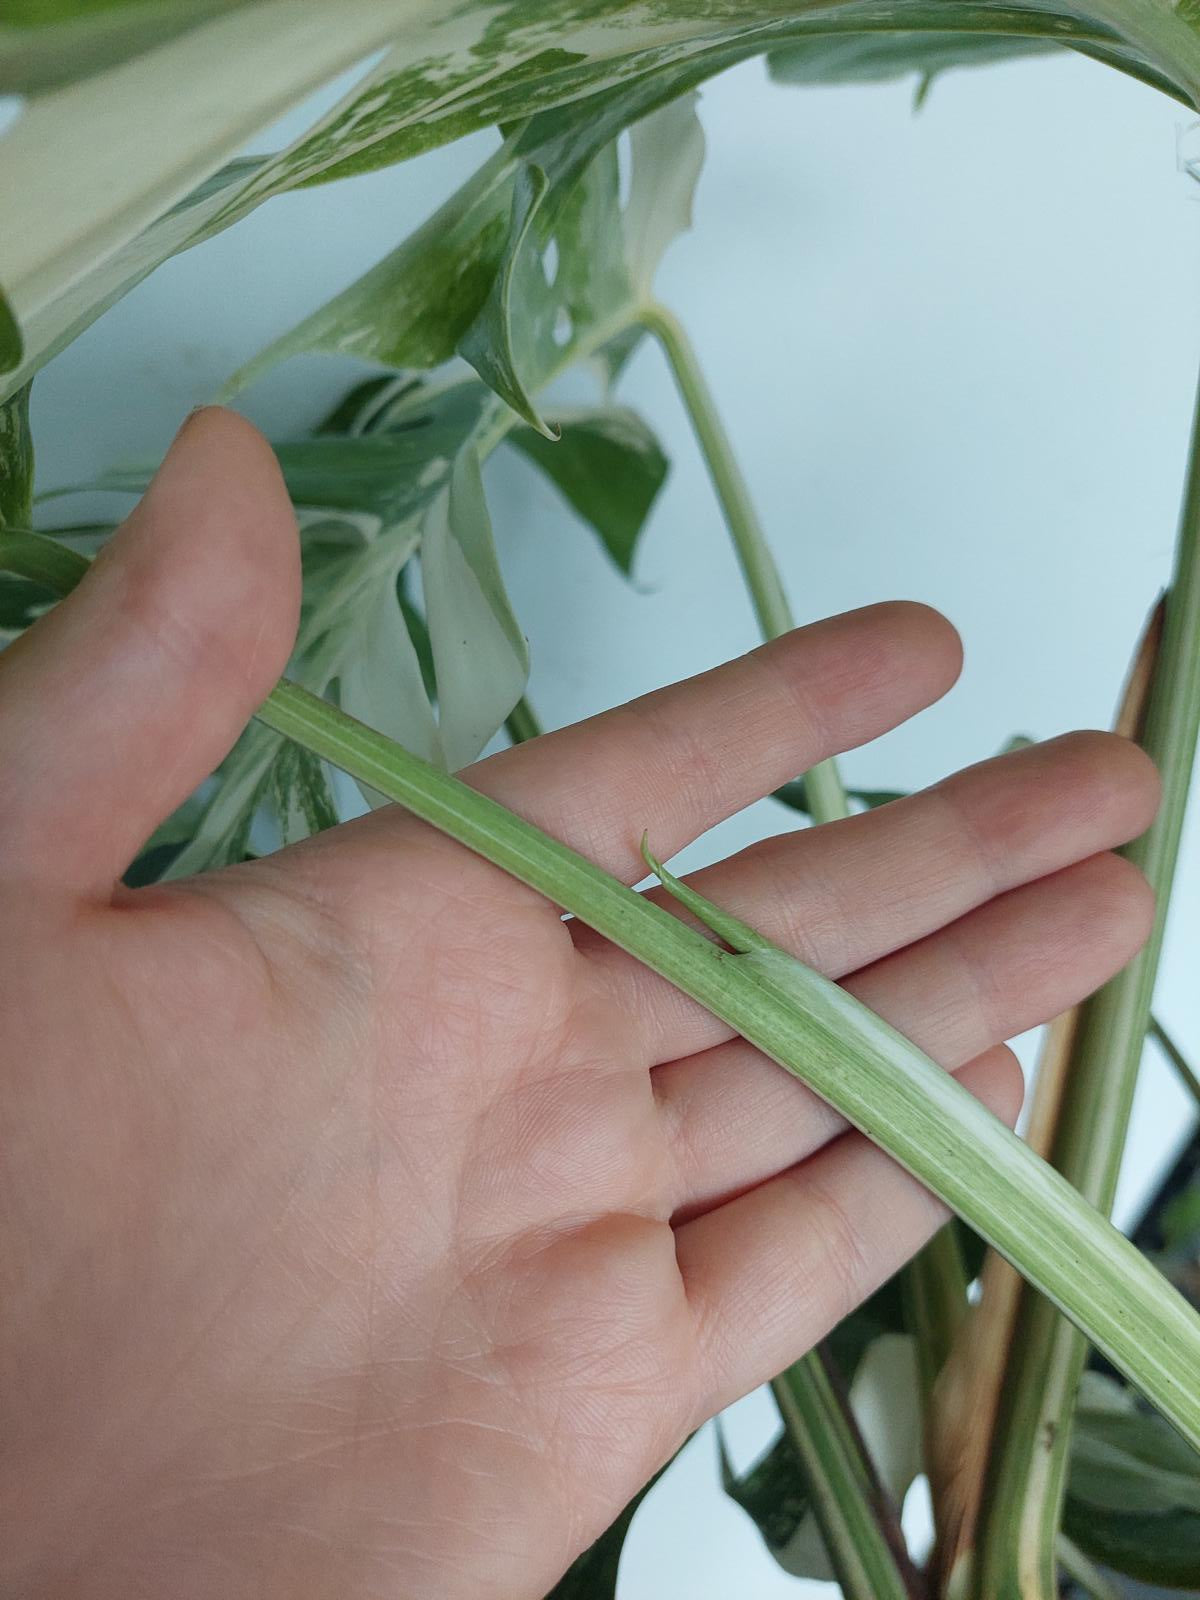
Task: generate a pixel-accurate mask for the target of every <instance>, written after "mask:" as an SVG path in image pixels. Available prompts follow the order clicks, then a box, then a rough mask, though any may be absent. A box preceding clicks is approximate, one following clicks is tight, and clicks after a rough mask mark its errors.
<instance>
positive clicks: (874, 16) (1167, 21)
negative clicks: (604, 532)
mask: <svg viewBox="0 0 1200 1600" xmlns="http://www.w3.org/2000/svg"><path fill="white" fill-rule="evenodd" d="M20 3H21V0H17V4H18V5H20ZM210 4H211V0H206V5H205V7H204V12H209V6H210ZM23 9H24V14H22V11H17V12H16V13H15V16H14V17H13V18H12V19H10V17H9V15H8V14H6V18H5V21H4V24H3V25H2V28H3V31H0V80H6V81H8V82H10V83H13V82H21V81H24V82H27V83H31V84H32V83H34V82H35V81H36V82H38V83H41V84H49V83H52V82H61V81H64V80H67V79H70V78H71V77H72V76H73V75H74V74H75V73H76V72H77V71H79V70H81V68H82V67H83V66H84V64H85V63H86V59H87V56H88V52H89V48H90V46H89V42H88V30H89V29H94V30H95V31H94V32H93V33H92V35H91V43H92V44H94V45H95V48H96V49H97V50H98V51H99V50H103V51H106V52H107V55H106V59H108V60H109V61H110V62H112V63H113V64H111V65H109V66H108V67H107V68H106V70H104V71H101V72H98V73H96V74H95V75H94V76H91V77H87V78H85V79H83V80H82V81H79V82H73V83H71V82H68V83H66V86H65V87H62V88H59V89H57V90H56V91H55V92H53V93H50V94H45V95H42V96H40V97H39V98H37V99H34V100H32V101H31V102H30V103H29V105H28V107H27V108H26V110H25V112H24V113H23V115H22V116H20V117H19V118H18V120H17V122H16V124H15V126H14V127H13V128H12V129H11V130H10V131H9V132H8V134H7V135H6V136H5V137H4V139H3V141H2V142H0V215H3V216H4V217H5V218H6V219H7V223H8V225H7V226H6V227H5V228H4V229H3V230H0V365H2V366H3V368H4V369H7V370H9V372H10V376H9V379H8V380H7V382H8V386H9V390H10V391H11V389H12V388H16V387H19V386H20V385H21V384H22V383H24V382H25V381H26V380H27V378H28V377H29V376H30V375H31V374H32V373H33V372H34V371H36V370H37V368H38V367H39V366H40V365H41V364H43V363H44V361H46V360H47V359H48V358H49V356H50V355H51V354H52V353H53V352H54V351H55V350H57V349H61V348H62V346H63V344H64V343H66V342H67V340H69V338H71V337H73V336H74V334H75V333H77V332H78V331H79V330H81V329H82V328H84V327H86V326H87V325H88V323H89V322H91V321H92V320H93V319H94V318H95V317H96V316H97V315H99V313H100V312H101V311H102V310H103V309H104V308H105V307H106V306H108V305H110V304H112V303H113V301H114V300H116V299H117V298H119V296H120V295H121V294H122V293H124V292H125V291H126V290H127V289H128V288H129V287H131V286H132V285H133V284H135V283H136V282H138V281H139V280H140V279H141V278H142V277H144V276H145V274H146V273H147V272H150V271H152V270H153V268H154V267H155V266H156V265H158V264H159V263H160V262H161V261H163V260H165V259H167V257H168V256H170V255H172V254H174V253H175V252H176V251H178V250H181V249H185V248H187V247H188V246H189V245H190V244H193V243H196V242H197V241H198V240H200V239H202V238H205V237H208V236H210V235H211V234H212V233H215V232H217V231H219V230H220V229H222V228H224V227H227V226H229V224H230V223H232V222H235V221H237V220H238V218H239V217H242V216H245V215H246V214H247V213H248V212H249V211H251V210H253V209H254V207H256V206H257V205H259V204H261V203H262V202H263V201H264V200H266V199H268V198H270V197H271V196H272V195H275V194H280V193H283V192H285V191H287V190H289V189H292V188H295V187H296V186H298V185H300V184H306V183H313V182H322V181H327V180H328V179H330V178H335V177H342V176H346V175H348V174H351V173H354V172H360V171H365V170H369V169H371V168H374V167H378V166H381V165H384V164H387V163H390V162H393V161H398V160H404V159H407V158H408V157H409V156H412V155H416V154H418V153H419V152H421V151H422V150H427V149H430V148H432V147H433V146H435V145H438V144H443V143H446V142H447V141H448V140H451V139H455V138H458V137H460V136H461V135H462V134H464V133H468V132H471V131H473V130H475V129H477V128H480V127H484V126H487V125H488V124H489V123H492V122H500V123H505V124H512V123H514V122H518V121H520V120H521V119H523V118H526V117H529V116H532V115H534V114H536V113H538V112H541V111H546V110H550V109H552V108H554V107H559V106H565V105H568V104H569V103H570V102H573V101H576V100H580V99H582V98H583V97H584V96H586V95H589V94H599V93H600V92H601V91H604V90H609V89H613V88H614V87H616V86H618V85H621V86H633V85H637V88H638V92H639V93H640V92H641V89H642V87H643V80H644V82H645V83H649V82H650V80H651V79H653V78H654V77H655V76H656V75H666V77H668V78H670V79H671V80H672V81H673V82H674V84H675V91H674V92H677V89H678V87H680V86H681V85H680V83H679V80H680V78H685V79H686V80H687V81H690V82H693V83H696V82H699V81H701V80H702V79H703V78H704V77H705V76H708V75H710V74H711V73H712V72H715V71H718V70H721V69H722V68H724V67H726V66H728V65H731V64H732V63H733V62H734V61H737V60H740V59H743V58H744V57H746V56H748V55H752V54H755V53H757V52H759V51H763V50H766V49H769V48H771V47H772V46H775V45H780V46H782V45H784V44H791V43H796V42H799V41H800V40H803V39H805V38H812V37H821V36H826V35H828V34H829V33H830V32H836V33H842V32H844V31H845V30H847V29H851V30H854V31H861V32H863V33H873V32H882V33H885V34H895V33H896V31H897V29H906V30H914V31H920V30H928V29H930V28H931V27H933V28H935V29H936V30H937V31H939V32H956V33H957V32H962V33H965V34H971V33H975V32H984V33H987V34H989V35H995V34H996V33H997V32H1005V33H1008V34H1010V35H1011V36H1012V37H1016V38H1045V37H1048V36H1049V37H1052V38H1055V39H1056V40H1059V41H1061V42H1063V43H1066V44H1070V45H1073V46H1075V47H1077V48H1084V49H1087V50H1089V51H1091V52H1092V53H1095V54H1100V55H1102V56H1103V58H1104V59H1109V60H1111V61H1112V62H1113V64H1114V65H1118V66H1121V67H1122V68H1123V69H1125V70H1128V71H1132V72H1134V73H1135V74H1136V75H1139V76H1142V77H1145V76H1147V75H1148V74H1149V75H1150V76H1151V77H1152V78H1154V79H1155V81H1163V82H1165V83H1166V84H1167V85H1168V86H1169V87H1171V88H1172V89H1173V90H1174V91H1175V92H1178V93H1180V94H1181V95H1183V96H1185V97H1187V98H1189V99H1192V100H1194V99H1195V98H1196V92H1197V88H1198V86H1200V32H1198V31H1197V26H1196V23H1195V20H1194V19H1193V17H1192V13H1191V12H1190V11H1189V10H1185V9H1183V8H1180V9H1173V8H1169V7H1164V6H1161V5H1159V4H1157V3H1156V0H1089V4H1088V6H1087V9H1086V10H1085V11H1078V12H1077V11H1074V10H1072V11H1067V10H1065V9H1060V10H1054V9H1043V8H1040V7H1032V6H1030V7H1028V8H1019V7H1018V8H1007V9H1005V10H1003V11H1001V10H998V9H996V8H990V7H987V6H978V5H976V6H967V5H960V4H954V3H950V0H947V3H945V4H942V5H938V6H936V7H934V8H931V6H930V4H929V0H922V3H921V4H917V3H915V0H889V3H888V4H886V5H884V6H882V7H881V6H880V5H878V4H877V3H876V0H840V3H837V0H835V3H833V4H831V5H829V6H828V7H827V8H825V9H824V10H823V11H817V12H814V11H812V10H811V9H810V8H806V7H804V6H802V5H800V4H799V3H798V0H789V3H778V0H755V3H751V4H734V3H733V0H658V3H657V4H656V5H655V6H653V7H652V8H649V9H647V8H646V7H645V6H643V5H641V4H639V3H637V0H590V3H589V4H587V5H583V6H573V5H568V6H564V5H561V4H558V3H556V0H490V3H485V0H476V3H474V4H468V5H464V6H459V7H455V8H447V7H446V6H445V5H444V4H442V3H440V0H339V4H338V5H336V6H330V5H329V4H328V3H327V0H256V3H243V4H240V5H233V6H229V7H224V8H222V9H221V10H219V11H213V12H211V14H208V15H207V17H206V20H204V21H203V22H197V24H196V25H195V26H190V27H187V28H186V31H183V32H177V31H176V29H177V26H178V25H179V24H180V23H181V21H182V19H181V16H180V13H179V10H178V7H177V6H175V5H171V4H169V3H168V0H158V3H156V4H155V5H154V6H153V7H152V8H150V7H147V8H146V9H145V11H144V14H143V20H144V22H145V31H144V33H143V34H142V36H141V38H140V39H139V38H138V37H137V36H136V34H135V31H134V29H133V26H132V21H133V12H132V11H131V10H130V9H129V7H128V5H126V6H125V7H124V8H120V7H117V8H109V9H110V10H112V11H113V13H114V15H113V16H110V17H109V18H108V19H107V21H108V22H111V23H112V24H113V27H112V29H111V30H110V31H109V32H108V36H107V43H103V44H102V43H101V39H102V31H103V30H102V29H101V24H100V22H99V20H98V19H99V17H102V16H103V15H104V13H103V12H100V13H97V11H96V8H95V7H94V5H90V4H85V3H84V0H77V3H76V4H71V3H70V0H58V3H57V4H56V6H55V9H54V11H53V12H52V13H51V15H52V16H53V17H54V19H55V21H54V22H51V23H47V24H44V25H42V26H36V25H34V24H35V22H36V17H35V16H34V15H33V13H34V11H35V9H36V8H33V7H31V6H30V3H29V0H25V4H24V8H23ZM122 9H123V10H124V11H125V13H126V14H125V15H124V16H121V15H120V11H121V10H122ZM9 11H10V12H11V11H12V8H11V7H10V8H9ZM200 14H203V13H200ZM931 14H932V17H933V18H934V19H935V20H933V21H932V22H931V21H930V20H929V19H930V17H931ZM118 17H119V22H118V20H117V18H118ZM81 41H82V42H81ZM143 46H145V48H144V49H143ZM388 47H390V48H388ZM380 49H385V50H386V54H385V55H384V56H383V58H382V59H381V60H380V61H379V63H378V64H377V65H376V66H375V67H374V69H373V70H372V71H371V72H370V73H369V74H368V75H367V76H366V77H365V78H364V79H363V81H362V82H361V83H360V84H358V85H356V86H355V87H354V88H353V89H352V90H351V91H350V92H349V93H348V94H347V95H346V96H345V98H344V99H343V101H342V102H341V103H340V104H339V105H338V106H337V107H335V108H334V109H333V110H332V111H331V112H330V113H329V114H328V115H326V116H324V117H322V118H321V119H320V120H319V122H318V123H317V124H316V125H315V126H314V127H313V128H312V129H311V130H310V131H309V132H307V133H306V134H304V135H303V136H302V137H301V138H299V139H298V140H296V141H295V142H294V143H293V144H292V145H290V146H289V147H288V148H287V149H285V150H282V151H280V152H278V153H277V154H274V155H269V156H265V157H261V158H255V159H253V160H248V161H247V160H242V159H240V152H241V151H243V150H244V148H245V147H246V146H247V144H248V143H250V142H251V141H252V140H253V139H254V138H255V137H256V136H257V135H259V134H260V133H261V131H262V130H263V129H265V128H267V127H269V126H270V124H271V123H272V122H274V121H275V120H276V119H277V118H278V117H279V116H281V115H282V114H283V113H284V112H285V111H287V110H289V109H290V108H292V107H294V106H296V105H297V104H299V103H300V102H302V101H303V100H304V99H305V98H306V96H307V95H308V94H309V93H310V92H311V91H312V90H314V89H316V88H318V87H319V86H320V85H322V84H323V83H326V82H328V81H330V80H331V79H332V78H334V77H336V76H337V75H338V74H339V73H340V72H342V71H344V70H346V69H347V68H350V67H352V66H354V65H355V64H356V63H357V62H360V61H364V60H366V59H367V58H369V57H370V56H371V55H372V53H374V52H376V51H378V50H380ZM96 59H100V56H97V57H96ZM231 163H233V165H230V164H231Z"/></svg>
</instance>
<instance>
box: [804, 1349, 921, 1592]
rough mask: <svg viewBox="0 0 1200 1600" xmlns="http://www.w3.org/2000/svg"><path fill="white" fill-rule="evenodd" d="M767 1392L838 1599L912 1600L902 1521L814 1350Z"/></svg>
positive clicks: (914, 1587)
mask: <svg viewBox="0 0 1200 1600" xmlns="http://www.w3.org/2000/svg"><path fill="white" fill-rule="evenodd" d="M772 1389H773V1391H774V1394H775V1399H776V1401H777V1403H778V1405H779V1413H780V1415H781V1416H782V1418H783V1422H784V1426H785V1427H786V1429H787V1432H788V1437H789V1438H790V1440H791V1442H792V1446H793V1448H794V1449H795V1450H796V1451H797V1452H798V1453H799V1456H800V1460H801V1464H802V1465H803V1468H804V1473H805V1477H806V1478H807V1480H808V1488H809V1495H810V1499H811V1504H812V1507H813V1512H814V1515H815V1516H816V1519H817V1523H818V1525H819V1527H820V1529H821V1533H822V1537H823V1538H824V1540H825V1546H826V1550H827V1551H828V1554H829V1563H830V1566H831V1567H832V1568H833V1571H834V1575H835V1577H836V1578H837V1581H838V1583H839V1585H840V1586H841V1590H842V1594H843V1595H846V1596H854V1595H865V1596H870V1597H871V1600H914V1597H915V1596H917V1595H920V1594H922V1593H923V1592H924V1591H923V1585H922V1580H921V1577H920V1574H919V1573H918V1572H917V1570H916V1568H915V1567H914V1566H913V1565H912V1562H911V1561H910V1560H909V1556H908V1551H907V1549H906V1547H905V1544H904V1537H903V1534H902V1532H901V1529H900V1519H899V1517H898V1516H897V1515H896V1512H895V1508H894V1507H893V1506H892V1505H891V1504H890V1503H889V1501H888V1497H887V1494H886V1491H885V1490H884V1489H883V1487H882V1486H881V1485H880V1483H879V1481H878V1479H877V1478H876V1477H875V1475H874V1473H873V1472H872V1471H871V1469H870V1465H869V1458H868V1455H867V1451H866V1448H865V1446H864V1444H863V1441H862V1438H861V1436H860V1435H859V1432H858V1429H857V1427H856V1426H855V1422H854V1415H853V1413H852V1412H851V1410H850V1407H849V1404H848V1403H847V1401H846V1399H845V1396H844V1395H842V1394H841V1393H840V1392H839V1390H838V1388H837V1385H836V1383H835V1381H834V1378H833V1376H832V1374H831V1373H830V1371H829V1370H828V1368H827V1365H826V1357H825V1356H824V1354H823V1352H822V1351H821V1350H819V1349H818V1350H814V1351H813V1353H812V1354H811V1355H810V1356H809V1357H808V1359H807V1360H806V1361H804V1362H798V1363H797V1364H796V1365H794V1366H792V1367H789V1368H788V1370H787V1371H786V1372H785V1373H783V1375H782V1376H781V1377H779V1378H777V1379H776V1381H775V1383H774V1384H772Z"/></svg>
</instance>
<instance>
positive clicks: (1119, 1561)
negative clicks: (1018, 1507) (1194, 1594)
mask: <svg viewBox="0 0 1200 1600" xmlns="http://www.w3.org/2000/svg"><path fill="white" fill-rule="evenodd" d="M1064 1528H1065V1530H1066V1533H1067V1535H1068V1537H1069V1538H1071V1539H1072V1540H1073V1541H1074V1542H1075V1543H1076V1544H1077V1545H1078V1546H1079V1547H1080V1549H1081V1550H1083V1551H1085V1552H1086V1554H1087V1555H1089V1556H1090V1557H1091V1558H1092V1559H1093V1560H1094V1561H1098V1562H1102V1563H1103V1564H1104V1565H1106V1566H1109V1567H1112V1568H1114V1569H1115V1570H1116V1571H1118V1572H1123V1573H1125V1574H1126V1575H1127V1576H1129V1577H1132V1578H1139V1579H1141V1580H1142V1581H1143V1582H1147V1583H1162V1584H1169V1585H1172V1586H1174V1587H1189V1588H1190V1587H1193V1586H1195V1585H1200V1454H1197V1452H1196V1451H1194V1450H1192V1449H1191V1448H1190V1447H1189V1446H1188V1445H1186V1444H1185V1443H1184V1442H1183V1440H1182V1439H1180V1437H1179V1435H1178V1434H1177V1433H1175V1431H1174V1430H1173V1429H1172V1428H1169V1427H1168V1426H1167V1425H1166V1423H1164V1422H1163V1421H1162V1420H1161V1418H1159V1417H1157V1416H1154V1415H1153V1414H1151V1413H1149V1412H1147V1411H1145V1410H1144V1409H1142V1408H1141V1407H1139V1406H1138V1405H1137V1404H1136V1402H1135V1401H1134V1399H1133V1396H1132V1395H1131V1394H1130V1393H1129V1392H1128V1391H1127V1390H1125V1389H1123V1388H1122V1387H1121V1386H1120V1385H1118V1384H1115V1383H1113V1382H1111V1381H1109V1380H1106V1379H1103V1378H1100V1377H1099V1376H1098V1375H1097V1374H1094V1373H1089V1374H1088V1375H1087V1379H1086V1382H1085V1385H1084V1388H1083V1390H1082V1391H1081V1399H1080V1406H1079V1410H1078V1412H1077V1415H1076V1419H1075V1427H1074V1431H1073V1434H1072V1440H1071V1461H1070V1474H1069V1478H1068V1483H1067V1502H1066V1511H1065V1516H1064Z"/></svg>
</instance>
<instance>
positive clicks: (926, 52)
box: [767, 32, 1062, 97]
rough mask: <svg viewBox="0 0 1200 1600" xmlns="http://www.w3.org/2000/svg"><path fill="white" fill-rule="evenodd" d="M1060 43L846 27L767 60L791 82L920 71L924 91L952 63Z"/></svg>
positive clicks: (983, 62) (780, 78) (988, 61)
mask: <svg viewBox="0 0 1200 1600" xmlns="http://www.w3.org/2000/svg"><path fill="white" fill-rule="evenodd" d="M1061 48H1062V46H1061V45H1058V44H1055V43H1054V42H1053V41H1052V40H1046V39H1017V38H1007V37H1004V36H993V35H989V34H987V33H980V34H969V33H962V32H954V33H939V32H926V33H910V32H903V33H892V34H871V33H861V34H856V33H849V32H847V33H845V34H841V35H837V34H835V35H833V36H832V37H828V38H824V39H820V38H816V39H811V40H806V41H805V42H804V43H803V44H793V45H787V46H786V47H784V48H783V49H780V50H772V51H771V53H770V55H769V56H768V58H767V61H768V65H769V67H770V69H771V76H772V78H774V79H775V81H776V82H777V83H787V84H801V85H805V84H819V83H885V82H888V81H890V80H892V79H895V78H903V77H907V76H908V75H909V73H916V74H917V75H918V76H919V77H920V78H921V80H922V84H923V88H922V90H921V94H922V97H923V96H924V94H925V93H927V92H928V90H927V85H928V84H929V82H930V81H931V80H932V79H933V78H934V77H936V76H938V75H939V74H940V73H942V72H946V71H948V70H949V69H950V68H952V67H972V66H990V65H992V64H993V63H994V62H997V61H1009V60H1012V59H1016V58H1020V57H1023V56H1029V55H1040V54H1045V52H1046V51H1048V50H1061Z"/></svg>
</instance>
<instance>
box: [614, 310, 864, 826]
mask: <svg viewBox="0 0 1200 1600" xmlns="http://www.w3.org/2000/svg"><path fill="white" fill-rule="evenodd" d="M641 322H642V326H643V327H644V328H645V329H646V330H647V332H648V333H651V334H653V335H654V337H655V338H656V339H657V340H658V342H659V344H660V345H661V347H662V350H663V354H664V355H665V356H666V358H667V364H668V366H669V367H670V369H671V373H672V375H673V377H674V379H675V384H676V387H677V388H678V390H679V396H680V399H681V400H682V401H683V404H684V408H685V409H686V411H687V414H688V420H689V421H690V422H691V424H692V427H693V429H694V430H695V434H696V439H697V442H698V443H699V445H700V453H701V455H702V456H703V457H704V464H705V466H706V467H707V468H708V475H709V477H710V478H711V479H712V485H713V489H714V490H715V491H716V496H717V499H718V500H719V501H720V504H721V510H722V511H723V512H724V514H725V522H726V524H727V526H728V528H729V533H730V537H731V538H732V540H733V547H734V550H735V551H736V553H737V558H738V561H739V563H740V565H741V569H742V573H743V576H744V577H745V580H746V588H747V589H748V590H749V592H750V599H751V603H752V604H753V606H754V614H755V616H756V617H757V618H758V625H759V627H760V629H761V630H762V634H763V637H764V638H765V639H777V638H778V637H779V636H780V634H782V633H790V632H791V630H792V629H793V628H794V627H795V626H796V624H795V620H794V619H793V617H792V612H791V607H790V606H789V605H788V601H787V595H786V593H785V592H784V587H783V579H782V578H781V576H780V573H779V568H778V566H777V565H776V562H775V558H774V556H773V555H772V554H771V547H770V545H769V544H768V543H767V540H766V536H765V534H764V533H763V530H762V524H761V523H760V522H759V520H758V513H757V512H756V511H755V509H754V502H753V500H751V498H750V490H749V488H748V486H747V484H746V480H745V478H744V476H743V475H742V469H741V467H739V465H738V461H737V457H736V456H735V455H734V453H733V447H732V445H731V444H730V442H729V435H728V434H727V433H726V432H725V428H724V426H723V424H722V422H721V417H720V412H719V411H718V410H717V404H716V401H715V400H714V399H713V395H712V390H711V389H710V388H709V387H708V382H707V380H706V379H705V376H704V371H703V369H702V368H701V366H700V362H699V360H698V359H697V356H696V352H695V349H694V347H693V345H692V342H691V340H690V339H689V338H688V336H687V333H686V331H685V329H684V327H683V324H682V323H681V322H680V321H679V318H678V317H677V316H676V315H675V314H674V312H672V311H669V310H668V309H667V307H666V306H664V305H660V304H659V303H658V302H653V303H651V304H650V305H648V306H646V307H644V308H643V310H642V312H641ZM804 784H805V789H806V792H807V796H808V806H809V812H810V815H811V816H812V819H813V821H814V822H832V821H833V820H834V819H835V818H838V817H844V816H846V815H848V813H849V807H848V806H847V804H846V794H845V790H844V789H843V788H842V783H841V779H840V778H839V776H838V770H837V765H836V763H835V762H833V761H822V762H820V763H819V764H818V765H817V766H815V767H813V768H812V770H811V771H809V772H806V773H805V775H804Z"/></svg>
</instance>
